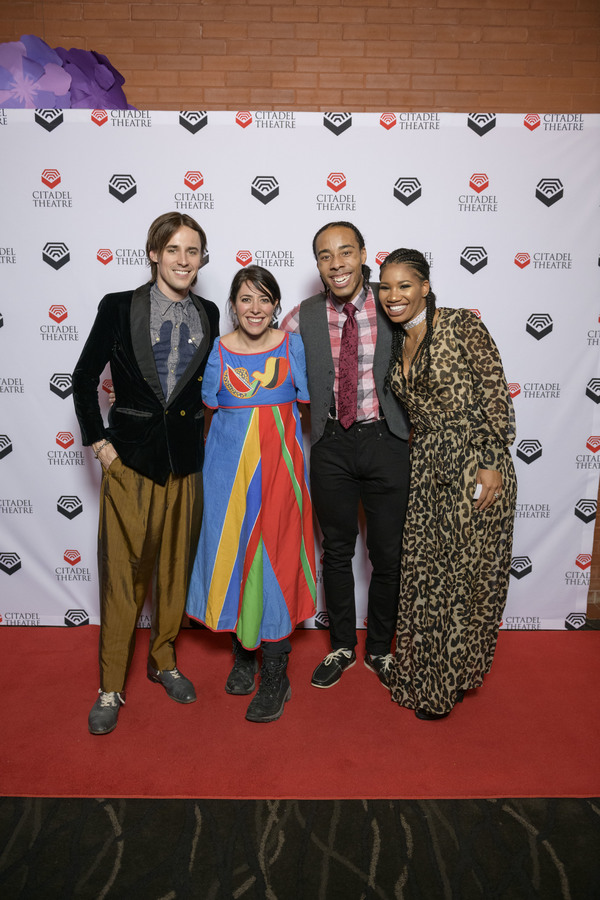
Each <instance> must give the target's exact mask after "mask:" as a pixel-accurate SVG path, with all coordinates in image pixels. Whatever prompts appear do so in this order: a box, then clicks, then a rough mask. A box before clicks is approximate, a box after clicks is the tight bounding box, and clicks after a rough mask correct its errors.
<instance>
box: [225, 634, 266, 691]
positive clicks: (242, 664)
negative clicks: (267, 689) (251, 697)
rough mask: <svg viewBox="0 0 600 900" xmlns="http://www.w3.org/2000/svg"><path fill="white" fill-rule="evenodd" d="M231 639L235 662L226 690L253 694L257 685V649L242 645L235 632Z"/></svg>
mask: <svg viewBox="0 0 600 900" xmlns="http://www.w3.org/2000/svg"><path fill="white" fill-rule="evenodd" d="M231 641H232V644H233V647H232V650H231V652H232V653H233V657H234V662H233V669H232V670H231V672H230V673H229V677H228V678H227V682H226V684H225V690H226V691H227V693H228V694H251V693H252V691H253V690H254V687H255V684H254V676H255V675H256V673H257V672H258V662H257V660H256V650H246V648H245V647H242V645H241V644H240V642H239V641H238V639H237V637H236V635H235V634H232V635H231Z"/></svg>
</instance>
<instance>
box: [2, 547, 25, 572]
mask: <svg viewBox="0 0 600 900" xmlns="http://www.w3.org/2000/svg"><path fill="white" fill-rule="evenodd" d="M20 568H21V557H20V556H19V554H18V553H11V552H5V553H0V572H4V574H5V575H14V574H15V572H18V571H19V569H20Z"/></svg>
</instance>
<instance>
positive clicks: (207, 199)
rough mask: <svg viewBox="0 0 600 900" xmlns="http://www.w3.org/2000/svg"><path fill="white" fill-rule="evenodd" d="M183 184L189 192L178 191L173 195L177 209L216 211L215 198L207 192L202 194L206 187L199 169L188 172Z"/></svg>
mask: <svg viewBox="0 0 600 900" xmlns="http://www.w3.org/2000/svg"><path fill="white" fill-rule="evenodd" d="M183 183H184V185H185V187H187V188H189V190H188V191H176V192H175V194H174V195H173V204H174V206H175V209H214V208H215V198H214V196H213V195H212V194H211V193H207V192H206V191H202V192H200V188H201V187H202V186H203V185H204V175H203V174H202V172H200V171H198V170H197V169H194V170H191V169H190V170H188V171H187V172H186V173H185V175H184V176H183Z"/></svg>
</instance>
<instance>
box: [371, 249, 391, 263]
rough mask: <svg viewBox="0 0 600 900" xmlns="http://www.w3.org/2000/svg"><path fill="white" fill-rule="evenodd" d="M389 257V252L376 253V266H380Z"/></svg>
mask: <svg viewBox="0 0 600 900" xmlns="http://www.w3.org/2000/svg"><path fill="white" fill-rule="evenodd" d="M389 255H390V251H389V250H380V251H379V253H377V255H376V256H375V262H376V263H377V265H378V266H380V265H381V264H382V263H383V261H384V259H385V258H386V257H387V256H389Z"/></svg>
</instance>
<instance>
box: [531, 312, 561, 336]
mask: <svg viewBox="0 0 600 900" xmlns="http://www.w3.org/2000/svg"><path fill="white" fill-rule="evenodd" d="M553 328H554V323H553V322H552V316H550V315H549V314H548V313H532V314H531V315H530V316H529V318H528V319H527V323H526V325H525V331H526V332H527V334H530V335H531V337H533V338H535V339H536V341H541V340H542V338H545V337H547V336H548V335H549V334H550V332H551V331H552V329H553Z"/></svg>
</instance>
